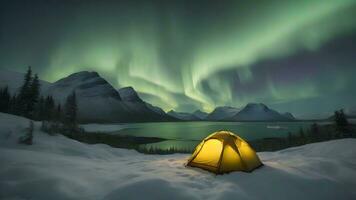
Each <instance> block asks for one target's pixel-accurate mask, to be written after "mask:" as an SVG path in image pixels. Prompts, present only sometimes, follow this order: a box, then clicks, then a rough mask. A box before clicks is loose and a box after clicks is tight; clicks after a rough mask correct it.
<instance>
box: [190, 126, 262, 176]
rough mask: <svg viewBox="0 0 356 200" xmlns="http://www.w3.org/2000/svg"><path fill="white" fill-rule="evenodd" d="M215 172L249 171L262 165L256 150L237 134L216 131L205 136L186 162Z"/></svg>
mask: <svg viewBox="0 0 356 200" xmlns="http://www.w3.org/2000/svg"><path fill="white" fill-rule="evenodd" d="M187 165H188V166H192V167H199V168H202V169H205V170H208V171H211V172H213V173H216V174H222V173H228V172H232V171H245V172H251V171H252V170H254V169H255V168H257V167H259V166H261V165H262V163H261V161H260V159H259V158H258V156H257V154H256V152H255V151H254V150H253V149H252V148H251V147H250V145H249V144H248V143H247V142H246V141H244V140H243V139H241V138H240V137H239V136H237V135H235V134H233V133H232V132H229V131H218V132H215V133H213V134H211V135H209V136H208V137H206V138H205V139H204V140H203V141H202V142H201V143H200V144H199V145H198V146H197V147H196V148H195V150H194V153H193V154H192V156H191V157H190V159H189V160H188V163H187Z"/></svg>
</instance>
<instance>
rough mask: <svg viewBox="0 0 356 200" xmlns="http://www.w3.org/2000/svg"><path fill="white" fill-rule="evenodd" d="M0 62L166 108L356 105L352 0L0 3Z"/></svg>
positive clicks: (355, 9) (296, 110)
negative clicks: (87, 78)
mask: <svg viewBox="0 0 356 200" xmlns="http://www.w3.org/2000/svg"><path fill="white" fill-rule="evenodd" d="M0 5H1V8H0V68H6V69H12V70H17V71H24V70H25V69H26V68H27V66H28V65H31V66H32V67H33V69H34V70H35V71H37V72H38V73H39V75H40V77H41V78H42V79H44V80H47V81H50V82H53V81H56V80H58V79H59V78H62V77H64V76H66V75H69V74H71V73H74V72H77V71H81V70H93V71H97V72H99V73H100V74H101V75H102V76H103V77H104V78H106V79H107V80H108V81H109V82H110V83H112V85H113V86H115V87H117V88H119V87H124V86H132V87H134V88H135V89H136V90H137V91H138V92H139V94H140V96H141V97H142V98H143V99H144V100H146V101H148V102H150V103H152V104H154V105H157V106H160V107H162V108H163V109H165V110H170V109H174V110H177V111H192V110H195V109H202V110H205V111H211V110H212V109H214V108H215V107H216V106H222V105H228V106H235V107H241V106H244V105H245V104H246V103H249V102H263V103H265V104H267V105H269V106H270V107H272V108H275V109H278V110H280V111H290V112H292V113H293V114H295V115H296V116H301V117H303V116H313V115H317V114H324V113H328V112H332V111H333V110H335V109H339V108H345V109H355V108H356V95H355V94H356V89H355V85H356V77H355V75H356V45H355V44H356V20H355V19H356V0H333V1H331V0H300V1H295V0H291V1H289V0H285V1H237V0H235V1H183V0H176V1H170V0H168V1H163V0H162V1H158V0H157V1H99V0H98V1H92V0H89V1H84V0H73V1H59V0H58V1H55V0H48V1H29V0H28V1H17V0H15V1H6V0H5V1H2V2H1V3H0Z"/></svg>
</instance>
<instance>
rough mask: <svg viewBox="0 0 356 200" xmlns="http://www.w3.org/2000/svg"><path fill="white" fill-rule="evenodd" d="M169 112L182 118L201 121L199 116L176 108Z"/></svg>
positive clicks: (175, 116)
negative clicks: (177, 110)
mask: <svg viewBox="0 0 356 200" xmlns="http://www.w3.org/2000/svg"><path fill="white" fill-rule="evenodd" d="M167 114H168V115H170V116H172V117H174V118H177V119H181V120H184V121H199V120H201V119H200V118H199V117H197V116H195V115H194V114H192V113H185V112H176V111H174V110H171V111H169V112H168V113H167Z"/></svg>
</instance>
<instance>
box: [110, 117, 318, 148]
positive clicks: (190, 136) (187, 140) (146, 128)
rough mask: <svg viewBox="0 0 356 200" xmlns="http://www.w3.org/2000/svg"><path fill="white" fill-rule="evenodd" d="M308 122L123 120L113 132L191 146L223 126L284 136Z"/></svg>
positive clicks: (248, 135)
mask: <svg viewBox="0 0 356 200" xmlns="http://www.w3.org/2000/svg"><path fill="white" fill-rule="evenodd" d="M310 125H311V122H162V123H136V124H125V125H123V126H122V129H121V130H118V131H114V132H113V134H122V135H132V136H146V137H160V138H166V139H169V140H167V141H164V142H159V143H153V144H149V145H147V146H153V147H156V148H163V149H166V148H170V147H176V148H183V149H193V148H194V147H195V146H196V145H197V144H198V143H199V141H201V140H202V139H203V138H205V137H206V136H208V135H209V134H211V133H213V132H215V131H219V130H227V131H231V132H234V133H235V134H237V135H239V136H240V137H242V138H244V139H245V140H254V139H260V138H266V137H286V136H287V134H288V132H291V133H298V132H299V130H300V128H303V129H304V130H305V129H307V128H309V126H310Z"/></svg>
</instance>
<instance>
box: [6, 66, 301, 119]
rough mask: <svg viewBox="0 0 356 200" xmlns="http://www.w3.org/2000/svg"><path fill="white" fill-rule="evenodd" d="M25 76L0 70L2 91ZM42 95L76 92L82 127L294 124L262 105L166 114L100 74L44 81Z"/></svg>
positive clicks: (13, 90)
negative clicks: (162, 123) (159, 123)
mask: <svg viewBox="0 0 356 200" xmlns="http://www.w3.org/2000/svg"><path fill="white" fill-rule="evenodd" d="M23 76H24V74H23V73H18V72H12V71H7V70H1V75H0V87H4V86H5V85H8V86H9V89H10V91H11V93H16V91H17V90H18V88H19V87H20V86H21V84H22V81H23ZM40 83H41V86H42V87H41V94H42V95H51V96H53V97H54V99H55V100H56V102H59V103H61V104H63V103H64V102H65V100H66V98H67V96H68V95H69V94H71V93H72V92H73V91H75V92H76V95H77V101H78V118H79V120H80V121H81V122H83V123H93V122H95V123H112V122H154V121H291V120H295V118H294V117H293V115H292V114H291V113H283V114H281V113H279V112H277V111H275V110H272V109H270V108H268V107H267V106H266V105H264V104H262V103H249V104H247V105H246V106H245V107H244V108H242V109H240V108H235V107H230V106H221V107H216V108H215V109H214V110H213V111H212V112H211V113H205V112H203V111H201V110H196V111H194V112H192V113H186V112H176V111H173V110H171V111H169V112H168V113H166V112H165V111H164V110H162V109H161V108H159V107H157V106H153V105H151V104H149V103H147V102H145V101H144V100H142V99H141V98H140V96H139V95H138V94H137V92H136V91H135V89H134V88H132V87H124V88H120V89H118V90H117V89H115V88H114V87H113V86H112V85H111V84H110V83H109V82H107V81H106V80H105V79H104V78H102V77H101V76H100V75H99V74H98V73H97V72H88V71H82V72H77V73H73V74H71V75H69V76H67V77H65V78H62V79H60V80H58V81H56V82H54V83H49V82H46V81H41V82H40Z"/></svg>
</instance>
